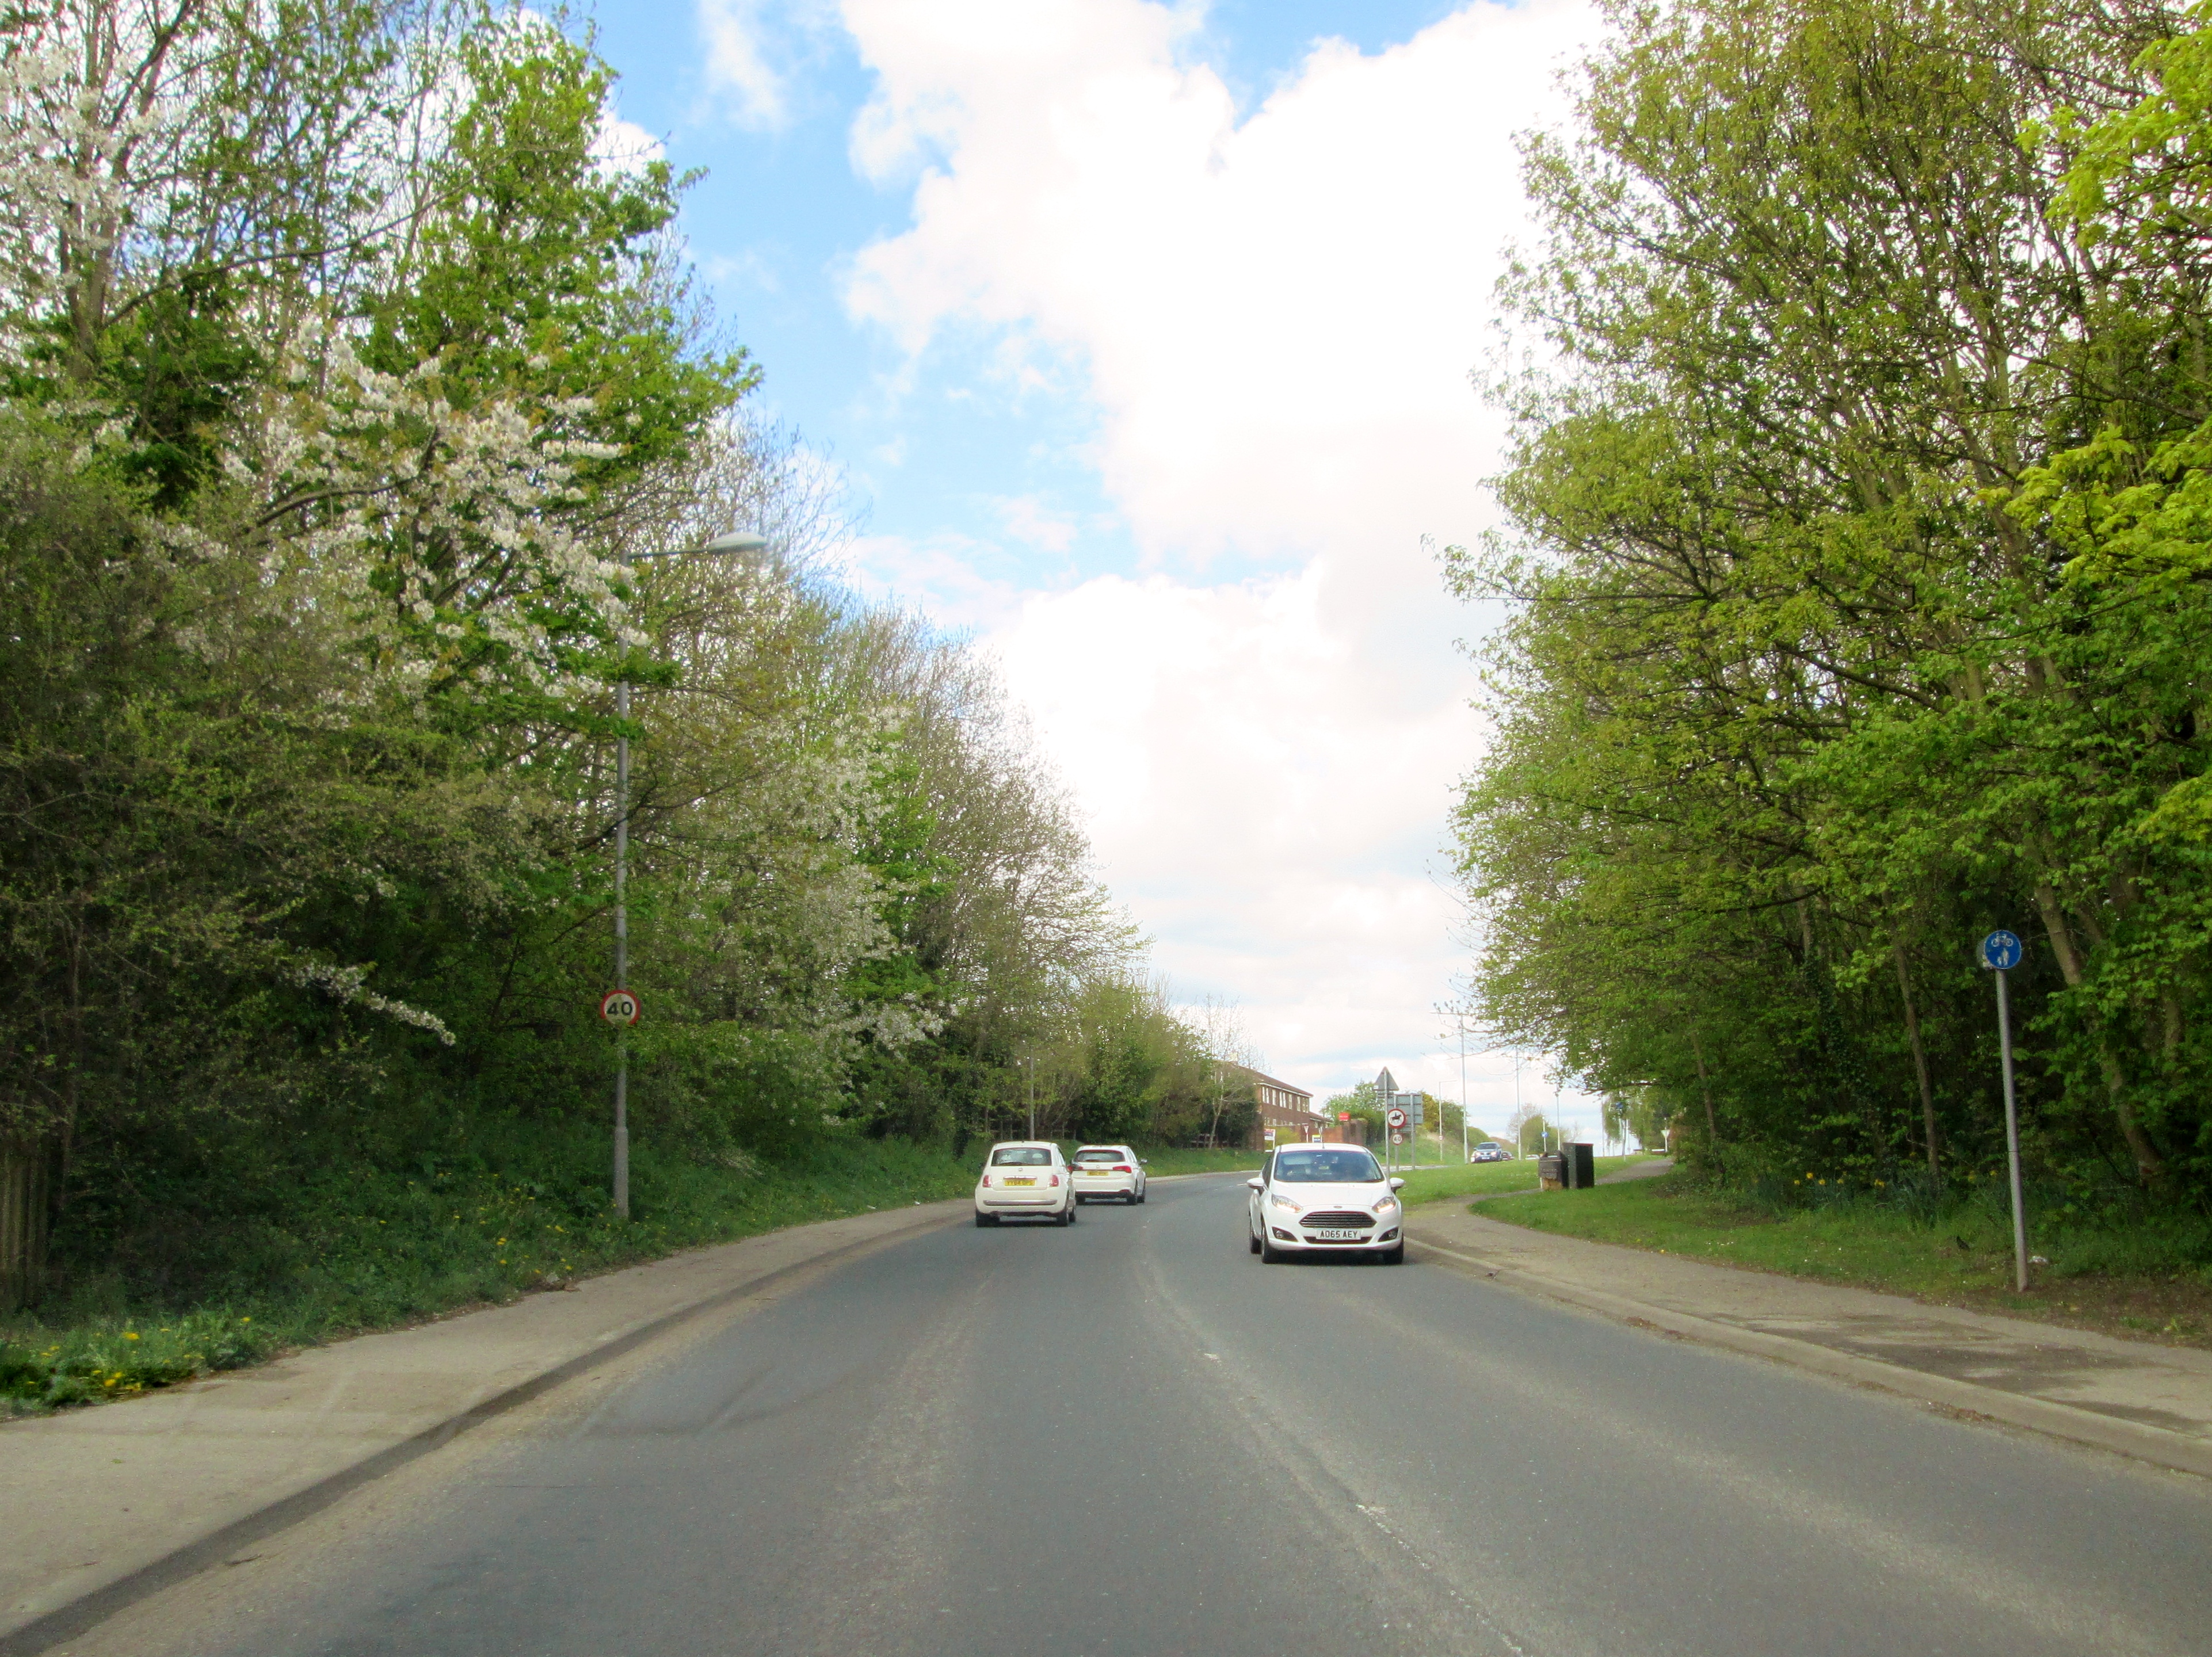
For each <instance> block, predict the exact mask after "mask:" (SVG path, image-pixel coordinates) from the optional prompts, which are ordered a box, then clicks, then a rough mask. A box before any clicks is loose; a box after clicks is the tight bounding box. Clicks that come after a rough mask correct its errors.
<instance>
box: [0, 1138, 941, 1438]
mask: <svg viewBox="0 0 2212 1657" xmlns="http://www.w3.org/2000/svg"><path fill="white" fill-rule="evenodd" d="M980 1160H981V1151H980V1149H977V1148H972V1147H971V1148H970V1149H969V1151H968V1153H967V1154H965V1155H963V1156H959V1157H957V1158H956V1157H955V1156H952V1154H951V1150H950V1149H949V1148H947V1147H933V1146H925V1145H915V1144H909V1143H908V1142H906V1141H903V1140H897V1139H883V1140H874V1139H866V1138H857V1137H851V1138H847V1137H829V1136H825V1137H824V1138H823V1139H821V1140H819V1141H817V1142H816V1143H814V1144H810V1145H806V1146H803V1147H801V1148H799V1149H797V1150H793V1151H792V1152H790V1153H788V1154H787V1155H785V1156H781V1157H779V1158H777V1159H776V1160H774V1161H767V1160H756V1159H754V1158H750V1157H747V1156H743V1155H741V1154H734V1153H733V1154H730V1155H727V1156H724V1157H722V1158H721V1159H720V1161H719V1162H694V1161H687V1160H683V1159H678V1158H672V1157H669V1156H660V1155H656V1154H655V1151H654V1150H653V1147H651V1146H650V1145H640V1146H639V1147H638V1149H637V1150H636V1152H635V1155H634V1157H633V1161H632V1173H631V1181H632V1197H633V1200H632V1211H633V1217H632V1218H631V1219H629V1220H626V1221H625V1220H622V1219H619V1218H617V1217H616V1216H615V1215H614V1214H613V1213H612V1212H611V1210H610V1209H609V1208H608V1206H607V1204H606V1197H605V1167H604V1163H605V1136H604V1134H603V1133H601V1132H599V1130H598V1128H597V1127H596V1126H567V1125H563V1124H560V1123H551V1124H545V1123H539V1124H532V1125H530V1126H529V1128H528V1130H527V1132H520V1131H511V1130H504V1129H491V1130H487V1131H486V1132H483V1133H482V1134H480V1135H478V1136H477V1137H476V1139H475V1142H474V1143H473V1144H471V1145H470V1146H469V1147H468V1150H467V1153H466V1154H465V1155H449V1156H422V1157H416V1158H414V1159H413V1160H412V1161H411V1162H403V1163H395V1162H391V1161H384V1162H371V1161H362V1160H355V1161H349V1162H340V1161H333V1162H329V1163H327V1164H326V1165H325V1167H323V1168H320V1169H319V1170H313V1169H300V1168H294V1169H292V1170H290V1171H289V1177H288V1178H285V1179H283V1180H278V1181H265V1182H264V1183H263V1184H262V1185H260V1186H258V1187H253V1186H249V1187H246V1188H243V1189H240V1190H234V1191H231V1192H228V1193H224V1196H225V1199H226V1200H224V1201H222V1202H221V1203H216V1201H215V1200H214V1199H213V1197H212V1195H211V1194H210V1193H207V1192H204V1191H199V1190H197V1189H186V1190H180V1191H175V1192H171V1193H165V1194H166V1195H167V1196H168V1197H169V1198H170V1199H172V1200H173V1202H174V1203H175V1204H176V1206H175V1207H174V1208H173V1209H166V1208H165V1209H162V1210H158V1211H155V1212H154V1213H153V1214H152V1215H151V1216H149V1217H137V1218H136V1219H135V1220H134V1221H133V1222H132V1223H130V1224H128V1225H115V1226H112V1227H111V1229H109V1230H108V1231H107V1232H106V1233H105V1234H100V1233H99V1232H97V1231H94V1232H93V1233H92V1234H91V1235H86V1234H85V1233H82V1232H80V1233H78V1234H74V1235H73V1234H70V1233H69V1232H66V1231H65V1232H64V1233H63V1234H62V1235H60V1236H59V1237H58V1239H57V1241H58V1243H59V1244H60V1245H61V1254H60V1259H59V1261H58V1265H59V1267H60V1269H59V1270H58V1272H57V1274H56V1276H57V1279H58V1289H57V1291H56V1292H54V1293H52V1294H51V1295H49V1296H48V1297H47V1298H46V1301H45V1302H44V1303H42V1304H41V1305H40V1308H38V1310H37V1311H36V1313H35V1314H24V1315H19V1316H16V1317H14V1318H10V1319H6V1320H0V1398H4V1399H9V1400H11V1401H12V1404H13V1405H14V1406H15V1407H16V1408H22V1407H30V1408H33V1409H37V1408H47V1407H52V1406H53V1405H60V1404H70V1403H79V1402H84V1401H88V1400H92V1399H102V1398H115V1397H122V1396H127V1395H129V1394H131V1393H137V1392H143V1391H144V1390H146V1389H148V1388H149V1387H159V1386H163V1385H167V1384H169V1383H171V1382H173V1381H179V1380H182V1379H187V1378H189V1377H190V1376H191V1375H195V1374H199V1373H204V1372H206V1371H208V1370H211V1369H230V1368H234V1367H236V1366H238V1365H240V1364H246V1363H255V1362H258V1361H259V1360H261V1359H263V1358H265V1357H270V1356H272V1355H273V1354H275V1353H276V1352H277V1351H280V1350H283V1349H285V1348H287V1347H294V1346H303V1345H312V1344H316V1343H318V1342H320V1341H325V1340H328V1339H331V1338H335V1337H337V1336H342V1335H348V1334H354V1333H358V1332H363V1331H367V1330H371V1329H380V1328H390V1327H392V1326H398V1325H404V1324H408V1323H412V1322H418V1321H420V1320H424V1319H427V1318H432V1317H436V1316H439V1315H441V1314H446V1313H449V1312H453V1311H455V1310H459V1309H462V1308H471V1307H476V1306H483V1305H491V1304H496V1303H498V1302H502V1301H507V1300H512V1299H513V1298H514V1297H515V1296H518V1295H521V1294H525V1293H527V1292H529V1291H530V1290H532V1289H534V1288H539V1287H545V1286H550V1285H551V1284H554V1283H556V1282H558V1281H560V1280H562V1279H565V1278H571V1277H576V1276H582V1275H588V1274H590V1273H592V1272H603V1271H605V1270H608V1269H610V1268H611V1267H615V1266H624V1265H629V1264H631V1263H634V1262H635V1261H638V1260H642V1259H653V1258H656V1257H658V1256H660V1255H664V1254H668V1253H673V1252H675V1251H677V1250H678V1249H683V1248H690V1247H698V1246H701V1245H702V1244H708V1243H717V1242H728V1241H734V1240H735V1239H738V1238H740V1237H748V1236H752V1235H757V1234H759V1233H761V1232H765V1231H773V1230H776V1229H781V1228H782V1227H784V1226H789V1225H798V1224H803V1223H806V1222H808V1221H812V1220H824V1219H833V1218H836V1217H840V1216H842V1215H847V1214H857V1213H863V1212H866V1211H868V1210H871V1209H879V1208H888V1207H894V1206H903V1205H908V1204H912V1203H916V1202H927V1201H934V1200H936V1199H941V1198H946V1197H957V1196H962V1195H964V1194H966V1193H967V1192H968V1191H969V1189H970V1187H972V1186H973V1185H974V1183H975V1168H976V1165H977V1164H978V1163H979V1162H980Z"/></svg>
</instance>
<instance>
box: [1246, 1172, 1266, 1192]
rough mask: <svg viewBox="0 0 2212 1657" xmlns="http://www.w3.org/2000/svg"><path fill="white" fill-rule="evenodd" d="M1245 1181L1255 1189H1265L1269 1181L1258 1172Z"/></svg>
mask: <svg viewBox="0 0 2212 1657" xmlns="http://www.w3.org/2000/svg"><path fill="white" fill-rule="evenodd" d="M1244 1183H1245V1184H1246V1185H1248V1186H1249V1187H1252V1189H1253V1190H1255V1191H1265V1190H1266V1189H1267V1181H1265V1180H1263V1179H1261V1177H1260V1176H1259V1175H1258V1174H1254V1175H1253V1176H1252V1177H1251V1178H1250V1179H1249V1180H1247V1181H1244Z"/></svg>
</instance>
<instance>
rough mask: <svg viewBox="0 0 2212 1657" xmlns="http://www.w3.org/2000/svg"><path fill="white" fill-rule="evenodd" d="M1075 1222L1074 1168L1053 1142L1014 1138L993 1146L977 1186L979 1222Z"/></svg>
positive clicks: (977, 1216) (984, 1160) (1068, 1223)
mask: <svg viewBox="0 0 2212 1657" xmlns="http://www.w3.org/2000/svg"><path fill="white" fill-rule="evenodd" d="M1008 1218H1013V1219H1038V1220H1050V1221H1052V1222H1053V1223H1054V1224H1055V1225H1073V1224H1074V1223H1075V1170H1074V1169H1073V1168H1070V1167H1068V1165H1067V1162H1066V1158H1064V1157H1063V1156H1060V1147H1059V1146H1058V1145H1056V1144H1053V1143H1052V1141H1051V1140H1049V1139H1009V1140H1008V1141H1006V1143H1005V1144H996V1145H993V1146H992V1147H991V1154H990V1155H989V1156H987V1157H985V1158H984V1159H983V1177H982V1178H981V1179H980V1180H978V1181H976V1182H975V1223H976V1224H978V1225H996V1224H998V1223H999V1222H1000V1220H1003V1219H1008Z"/></svg>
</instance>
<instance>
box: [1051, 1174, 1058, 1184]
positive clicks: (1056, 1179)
mask: <svg viewBox="0 0 2212 1657" xmlns="http://www.w3.org/2000/svg"><path fill="white" fill-rule="evenodd" d="M1052 1182H1053V1183H1054V1185H1058V1184H1059V1183H1060V1175H1059V1174H1054V1175H1053V1176H1052Z"/></svg>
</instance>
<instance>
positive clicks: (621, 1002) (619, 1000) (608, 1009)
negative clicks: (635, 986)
mask: <svg viewBox="0 0 2212 1657" xmlns="http://www.w3.org/2000/svg"><path fill="white" fill-rule="evenodd" d="M643 1011H645V1009H644V1008H643V1007H641V1006H640V1005H638V999H637V996H636V994H635V992H633V991H629V990H609V991H608V992H606V993H605V995H603V996H601V997H600V998H599V1017H602V1018H604V1019H605V1020H606V1021H607V1023H610V1024H635V1023H637V1016H638V1014H640V1013H641V1012H643Z"/></svg>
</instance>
